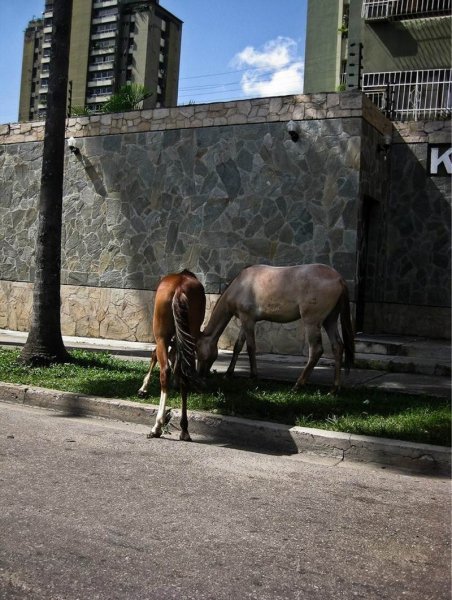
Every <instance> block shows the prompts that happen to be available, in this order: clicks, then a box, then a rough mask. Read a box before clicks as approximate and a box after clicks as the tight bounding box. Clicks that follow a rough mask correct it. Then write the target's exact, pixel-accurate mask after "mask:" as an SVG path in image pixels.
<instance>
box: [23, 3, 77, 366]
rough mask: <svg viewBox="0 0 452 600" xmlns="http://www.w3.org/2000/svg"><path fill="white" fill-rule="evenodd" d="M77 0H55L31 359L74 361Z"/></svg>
mask: <svg viewBox="0 0 452 600" xmlns="http://www.w3.org/2000/svg"><path fill="white" fill-rule="evenodd" d="M71 14H72V0H55V1H54V4H53V33H52V45H51V49H50V71H49V88H48V93H47V115H46V122H45V132H44V149H43V157H42V171H41V193H40V197H39V218H38V232H37V240H36V273H35V282H34V290H33V310H32V318H31V326H30V332H29V335H28V338H27V341H26V343H25V346H24V348H23V350H22V355H21V358H22V360H23V361H24V362H26V363H27V364H50V363H51V362H66V361H68V360H70V355H69V354H68V352H67V350H66V348H65V347H64V343H63V338H62V335H61V310H60V303H61V295H60V281H61V273H60V271H61V230H62V210H63V173H64V146H65V125H66V109H67V107H66V103H67V83H68V66H69V43H70V33H71Z"/></svg>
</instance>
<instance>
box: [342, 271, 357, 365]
mask: <svg viewBox="0 0 452 600" xmlns="http://www.w3.org/2000/svg"><path fill="white" fill-rule="evenodd" d="M340 315H341V329H342V340H343V342H344V353H345V360H344V366H345V369H346V370H347V371H349V370H350V369H351V367H352V366H353V363H354V362H355V336H354V335H353V326H352V318H351V314H350V299H349V295H348V288H347V284H346V283H345V282H344V283H343V290H342V294H341V297H340Z"/></svg>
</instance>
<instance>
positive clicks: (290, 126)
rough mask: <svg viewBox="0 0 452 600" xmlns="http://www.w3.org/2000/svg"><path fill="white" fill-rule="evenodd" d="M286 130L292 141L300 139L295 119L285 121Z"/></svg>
mask: <svg viewBox="0 0 452 600" xmlns="http://www.w3.org/2000/svg"><path fill="white" fill-rule="evenodd" d="M287 131H288V133H289V135H290V137H291V139H292V142H298V140H299V139H300V127H299V125H298V123H295V121H289V122H288V123H287Z"/></svg>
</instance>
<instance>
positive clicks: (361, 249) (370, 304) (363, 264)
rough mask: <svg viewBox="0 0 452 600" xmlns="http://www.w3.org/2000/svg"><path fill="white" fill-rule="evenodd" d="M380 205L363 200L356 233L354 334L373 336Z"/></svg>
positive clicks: (378, 256) (379, 250)
mask: <svg viewBox="0 0 452 600" xmlns="http://www.w3.org/2000/svg"><path fill="white" fill-rule="evenodd" d="M380 212H381V206H380V203H379V202H378V201H377V200H375V199H374V198H372V197H370V196H364V197H363V200H362V203H361V214H360V219H359V229H358V256H357V273H356V296H355V297H356V331H357V332H359V331H366V332H367V333H375V331H374V325H373V324H374V318H373V311H374V307H375V304H376V302H377V301H378V297H377V296H378V281H377V279H378V270H379V269H378V265H379V261H380V258H381V257H380V252H381V250H382V249H381V248H379V238H380V236H379V233H380V231H381V229H380V220H381V214H380Z"/></svg>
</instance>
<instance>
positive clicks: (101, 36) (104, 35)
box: [91, 29, 117, 41]
mask: <svg viewBox="0 0 452 600" xmlns="http://www.w3.org/2000/svg"><path fill="white" fill-rule="evenodd" d="M116 35H117V30H116V29H111V30H109V31H102V32H100V33H93V35H92V36H91V40H92V41H96V40H107V39H114V38H115V37H116Z"/></svg>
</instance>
